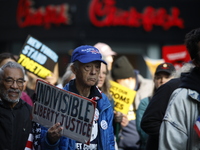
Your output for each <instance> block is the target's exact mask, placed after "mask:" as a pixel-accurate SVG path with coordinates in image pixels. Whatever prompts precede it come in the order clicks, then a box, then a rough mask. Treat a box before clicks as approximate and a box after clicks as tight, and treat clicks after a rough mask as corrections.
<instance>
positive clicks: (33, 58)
mask: <svg viewBox="0 0 200 150" xmlns="http://www.w3.org/2000/svg"><path fill="white" fill-rule="evenodd" d="M57 61H58V55H57V54H56V53H55V52H54V51H53V50H51V49H50V48H49V47H47V46H46V45H44V44H42V43H41V42H40V41H38V40H37V39H35V38H33V37H32V36H30V35H29V36H28V37H27V39H26V42H25V44H24V45H23V47H22V51H21V53H20V55H19V59H18V63H19V64H21V65H22V66H23V67H24V68H26V69H27V70H28V71H30V72H32V73H34V74H35V75H37V76H38V77H41V78H46V77H47V76H51V72H53V69H54V66H55V64H56V63H57Z"/></svg>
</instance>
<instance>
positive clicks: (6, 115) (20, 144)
mask: <svg viewBox="0 0 200 150" xmlns="http://www.w3.org/2000/svg"><path fill="white" fill-rule="evenodd" d="M30 132H31V106H30V105H29V104H27V103H26V102H24V101H23V100H21V99H20V100H19V102H18V103H17V104H16V106H15V107H14V108H10V107H9V106H8V105H7V103H6V102H4V101H2V100H1V99H0V149H1V150H23V149H24V148H25V146H26V143H27V140H28V135H29V133H30Z"/></svg>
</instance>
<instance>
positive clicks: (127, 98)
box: [110, 81, 136, 114]
mask: <svg viewBox="0 0 200 150" xmlns="http://www.w3.org/2000/svg"><path fill="white" fill-rule="evenodd" d="M110 84H111V88H110V94H111V95H112V97H113V99H114V101H115V106H114V109H115V111H119V112H121V113H123V114H127V113H128V111H129V108H130V105H131V104H132V103H133V101H134V98H135V95H136V91H134V90H131V89H129V88H127V87H125V86H122V85H120V84H118V83H117V82H114V81H110Z"/></svg>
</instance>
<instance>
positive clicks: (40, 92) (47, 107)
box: [32, 79, 96, 144]
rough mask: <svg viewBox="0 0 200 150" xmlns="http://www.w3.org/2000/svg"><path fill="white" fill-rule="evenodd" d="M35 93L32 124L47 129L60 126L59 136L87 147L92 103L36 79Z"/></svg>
mask: <svg viewBox="0 0 200 150" xmlns="http://www.w3.org/2000/svg"><path fill="white" fill-rule="evenodd" d="M35 92H36V98H37V101H36V102H35V104H34V107H33V113H32V115H33V121H35V122H38V123H40V124H41V125H42V126H45V127H47V128H49V127H51V126H52V125H54V124H55V123H57V122H60V124H61V126H63V130H62V133H61V134H62V135H63V136H66V137H68V138H71V139H74V140H76V141H79V142H81V143H85V144H89V143H90V136H91V132H92V125H93V118H94V112H95V108H96V102H95V101H92V100H89V99H87V98H85V97H81V96H79V95H77V94H75V93H72V92H69V91H65V90H62V89H60V88H57V87H55V86H53V85H51V84H49V83H47V82H45V81H43V80H40V79H38V80H37V83H36V90H35Z"/></svg>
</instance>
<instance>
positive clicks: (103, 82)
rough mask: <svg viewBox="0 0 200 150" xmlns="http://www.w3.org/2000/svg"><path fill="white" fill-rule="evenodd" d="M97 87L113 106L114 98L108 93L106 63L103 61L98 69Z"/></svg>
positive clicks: (108, 79)
mask: <svg viewBox="0 0 200 150" xmlns="http://www.w3.org/2000/svg"><path fill="white" fill-rule="evenodd" d="M97 87H98V88H99V89H100V90H101V92H103V93H104V94H106V96H107V97H108V99H109V100H110V102H111V105H112V107H113V108H114V100H113V98H112V96H111V94H110V76H109V71H108V68H107V65H106V64H104V63H101V69H100V74H99V78H98V84H97Z"/></svg>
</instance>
